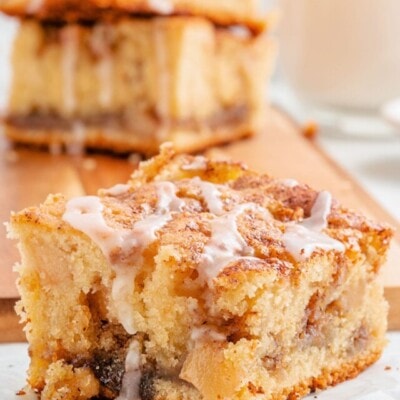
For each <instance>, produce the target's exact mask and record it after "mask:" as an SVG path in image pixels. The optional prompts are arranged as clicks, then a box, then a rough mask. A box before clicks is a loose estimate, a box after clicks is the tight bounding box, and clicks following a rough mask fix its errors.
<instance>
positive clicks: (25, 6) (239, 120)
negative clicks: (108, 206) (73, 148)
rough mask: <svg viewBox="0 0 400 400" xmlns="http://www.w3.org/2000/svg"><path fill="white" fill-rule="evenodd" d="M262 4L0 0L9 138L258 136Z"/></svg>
mask: <svg viewBox="0 0 400 400" xmlns="http://www.w3.org/2000/svg"><path fill="white" fill-rule="evenodd" d="M258 3H259V0H218V1H215V0H201V1H197V0H148V1H147V0H79V1H78V0H0V10H2V11H4V12H6V13H8V14H11V15H16V16H18V17H20V18H21V26H20V29H19V32H18V34H17V37H16V39H15V44H14V51H13V58H12V63H13V68H14V74H13V82H12V87H11V94H10V98H9V104H8V110H7V115H6V117H5V124H6V134H7V135H8V136H9V137H10V138H11V139H14V140H15V141H18V142H24V143H34V144H38V145H44V146H49V147H53V148H56V147H57V146H58V147H59V146H60V144H61V145H65V144H69V143H80V144H82V145H83V146H86V147H91V148H98V149H100V148H104V149H110V150H113V151H117V152H130V151H140V152H144V153H155V152H157V151H158V147H159V145H160V143H162V142H164V141H166V140H168V141H172V142H174V144H175V148H176V149H177V150H179V151H196V150H200V149H204V148H206V147H208V146H210V145H214V144H217V143H221V142H227V141H231V140H234V139H237V138H240V137H243V136H247V135H251V134H253V133H255V132H257V131H259V130H260V129H262V126H263V122H264V107H265V101H266V96H265V95H266V93H265V92H266V84H267V80H268V79H267V78H268V76H269V73H270V69H271V64H272V62H273V60H274V53H275V51H274V44H273V42H272V41H271V39H270V38H269V37H267V32H266V31H267V25H268V24H267V19H266V18H263V19H261V18H260V15H262V14H261V13H260V10H259V4H258Z"/></svg>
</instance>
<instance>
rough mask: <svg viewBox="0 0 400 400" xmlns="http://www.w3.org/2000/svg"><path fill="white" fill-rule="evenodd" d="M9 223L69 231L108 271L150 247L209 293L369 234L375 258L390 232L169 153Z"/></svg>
mask: <svg viewBox="0 0 400 400" xmlns="http://www.w3.org/2000/svg"><path fill="white" fill-rule="evenodd" d="M12 220H13V222H14V223H15V222H16V223H26V222H28V223H34V224H39V225H43V226H47V227H50V228H55V227H56V228H57V229H67V230H68V229H70V230H71V229H74V230H77V231H79V232H80V233H81V234H84V235H86V236H88V237H89V238H90V239H92V241H94V242H95V243H96V244H97V245H98V246H99V247H100V248H101V250H102V252H103V254H104V255H105V256H106V258H108V259H109V260H110V262H111V263H112V264H113V265H117V266H118V265H119V266H123V265H130V264H137V263H138V262H141V261H140V260H141V258H142V256H143V254H144V253H145V252H146V251H147V249H148V248H151V247H152V246H154V243H156V244H157V246H158V247H159V248H160V247H163V246H172V247H174V248H176V249H179V257H180V259H181V260H182V265H183V266H182V268H185V269H188V268H189V269H194V270H196V271H197V273H198V274H199V278H200V279H201V280H202V281H203V282H204V283H205V284H208V285H212V282H213V280H214V279H215V278H216V277H218V276H219V275H221V274H226V273H229V271H230V270H232V271H233V270H238V269H244V270H252V269H253V270H254V269H265V270H268V269H270V268H271V266H272V268H273V269H275V270H279V271H280V273H281V274H282V275H288V274H290V273H291V272H290V271H293V269H296V268H298V267H299V266H301V264H302V263H303V262H306V261H307V260H310V259H312V258H313V257H315V256H323V255H326V254H328V255H329V256H330V257H337V258H340V257H343V253H344V252H349V251H360V243H359V239H360V237H361V236H363V235H364V236H368V235H373V236H374V237H375V239H374V240H375V241H376V249H377V252H380V253H382V252H383V251H385V249H386V248H387V246H388V243H389V240H390V238H391V236H392V231H391V229H390V228H389V227H388V226H386V225H383V224H377V223H374V222H372V221H370V220H368V219H366V218H365V217H363V216H361V215H359V214H357V213H355V212H352V211H350V210H348V209H346V208H344V207H342V206H341V205H340V204H339V203H338V202H337V201H336V200H334V199H332V196H331V195H330V193H329V192H326V191H323V192H317V191H315V190H313V189H311V188H310V187H309V186H307V185H305V184H301V183H298V182H296V181H295V180H291V179H289V180H288V179H286V180H278V179H274V178H272V177H270V176H268V175H266V174H263V175H259V174H257V173H255V172H253V171H250V170H248V169H247V167H246V166H244V165H243V164H240V163H234V162H228V161H211V160H208V159H206V158H204V157H202V156H186V155H180V156H179V155H178V156H177V155H175V153H174V151H173V149H172V148H171V147H170V146H163V147H162V150H161V154H160V155H159V156H157V157H155V158H153V159H151V160H149V161H146V162H143V163H141V165H140V167H139V169H138V170H137V171H136V172H134V174H133V175H132V178H131V180H130V181H129V182H128V183H127V184H118V185H116V186H114V187H112V188H110V189H103V190H100V191H99V193H98V196H83V197H78V198H75V199H72V200H70V201H68V202H67V201H66V199H65V198H64V197H63V196H61V195H54V196H50V197H49V198H48V199H47V201H46V202H45V203H44V204H43V205H41V206H39V207H33V208H28V209H26V210H23V211H22V212H20V213H18V214H15V215H13V217H12Z"/></svg>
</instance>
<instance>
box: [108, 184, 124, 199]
mask: <svg viewBox="0 0 400 400" xmlns="http://www.w3.org/2000/svg"><path fill="white" fill-rule="evenodd" d="M130 188H131V185H128V184H122V183H118V184H116V185H114V186H113V187H110V188H109V189H106V190H104V193H105V194H106V195H109V196H114V197H117V196H121V195H122V194H125V193H127V192H129V189H130Z"/></svg>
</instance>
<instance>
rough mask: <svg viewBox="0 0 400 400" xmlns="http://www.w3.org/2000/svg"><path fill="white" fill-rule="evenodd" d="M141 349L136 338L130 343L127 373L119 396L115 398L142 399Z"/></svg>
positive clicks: (118, 399)
mask: <svg viewBox="0 0 400 400" xmlns="http://www.w3.org/2000/svg"><path fill="white" fill-rule="evenodd" d="M141 379H142V371H141V350H140V344H139V343H138V342H137V341H136V340H134V341H133V342H131V343H130V345H129V349H128V353H127V355H126V359H125V373H124V376H123V378H122V386H121V390H120V393H119V396H118V397H117V398H116V399H115V400H140V380H141Z"/></svg>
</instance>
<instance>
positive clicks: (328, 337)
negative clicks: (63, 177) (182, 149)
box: [9, 147, 392, 400]
mask: <svg viewBox="0 0 400 400" xmlns="http://www.w3.org/2000/svg"><path fill="white" fill-rule="evenodd" d="M9 230H10V236H11V237H13V238H16V239H18V240H19V248H20V252H21V256H22V263H21V265H20V266H19V268H18V270H19V273H20V279H19V289H20V293H21V301H20V303H19V306H18V309H19V313H20V315H21V316H22V319H23V320H24V321H25V322H26V327H25V330H26V334H27V338H28V341H29V353H30V356H31V363H30V368H29V372H28V382H29V385H30V386H31V387H32V388H34V389H35V390H36V391H38V392H40V393H41V399H42V400H50V399H53V400H57V399H63V400H69V399H71V400H72V399H74V400H76V399H80V400H86V399H90V398H92V397H96V396H101V397H102V398H106V399H118V400H132V399H142V400H150V399H154V400H161V399H166V400H170V399H171V400H172V399H174V400H175V399H182V400H183V399H185V400H186V399H188V400H189V399H190V400H192V399H204V400H216V399H256V398H262V399H270V400H272V399H273V400H277V399H281V400H284V399H287V398H289V399H295V398H298V397H296V396H302V395H305V394H307V393H308V392H310V390H314V389H316V388H326V387H327V386H329V385H334V384H337V383H339V382H341V381H343V380H346V379H349V378H352V377H355V376H356V375H357V374H358V373H359V372H361V371H362V370H364V369H365V368H366V367H367V366H369V365H370V364H372V363H373V362H374V361H375V360H377V358H378V357H379V356H380V354H381V352H382V349H383V347H384V345H385V337H384V335H385V330H386V315H387V304H386V302H385V300H384V298H383V288H382V285H381V283H380V282H379V281H378V279H377V275H378V273H379V269H380V267H381V265H382V264H383V262H384V260H385V256H386V253H387V249H388V245H389V241H390V238H391V236H392V232H391V230H390V228H388V227H386V226H385V225H380V224H377V223H374V222H371V221H369V220H367V219H366V218H364V217H363V216H361V215H359V214H357V213H355V212H352V211H349V210H348V209H346V208H344V207H342V206H341V205H339V204H338V203H337V202H336V201H335V200H332V198H331V195H330V194H329V193H328V192H316V191H314V190H312V189H311V188H309V187H308V186H306V185H303V184H300V183H297V182H296V181H293V180H276V179H273V178H271V177H269V176H267V175H259V174H256V173H254V172H252V171H249V170H247V169H246V168H245V167H244V166H243V165H241V164H238V163H231V162H214V161H209V160H207V159H205V158H203V157H189V156H175V155H174V153H173V151H172V150H171V149H170V148H169V147H164V148H163V151H162V153H161V154H160V155H159V156H158V157H156V158H154V159H152V160H150V161H148V162H146V163H143V164H142V165H141V166H140V168H139V170H138V171H137V172H135V173H134V174H133V176H132V179H131V181H130V182H129V183H128V184H126V185H125V184H124V185H117V186H115V187H113V188H111V189H108V190H101V191H100V192H99V194H98V196H87V197H80V198H75V199H72V200H66V199H65V198H64V197H63V196H61V195H53V196H49V197H48V199H47V200H46V202H45V203H44V204H42V205H40V206H39V207H33V208H28V209H25V210H23V211H21V212H19V213H17V214H14V215H13V216H12V219H11V224H10V226H9Z"/></svg>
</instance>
